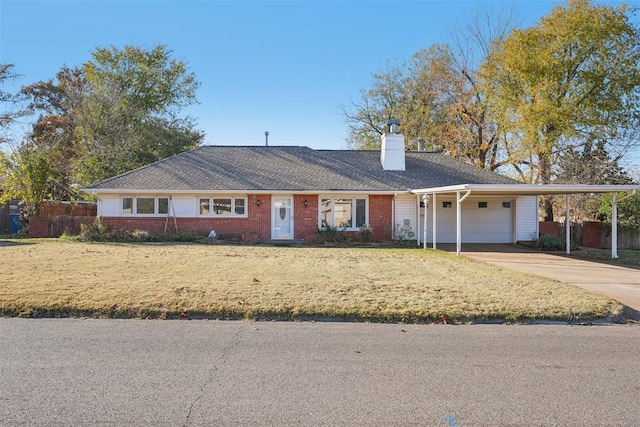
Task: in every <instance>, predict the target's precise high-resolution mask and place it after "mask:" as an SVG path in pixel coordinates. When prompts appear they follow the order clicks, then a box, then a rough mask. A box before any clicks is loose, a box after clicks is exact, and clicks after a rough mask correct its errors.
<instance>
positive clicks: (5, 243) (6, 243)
mask: <svg viewBox="0 0 640 427" xmlns="http://www.w3.org/2000/svg"><path fill="white" fill-rule="evenodd" d="M33 244H34V243H33V242H16V241H15V240H1V239H0V247H3V246H22V245H33Z"/></svg>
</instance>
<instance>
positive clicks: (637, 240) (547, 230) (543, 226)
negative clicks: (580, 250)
mask: <svg viewBox="0 0 640 427" xmlns="http://www.w3.org/2000/svg"><path fill="white" fill-rule="evenodd" d="M565 230H566V228H565V223H563V222H561V223H558V222H552V223H549V222H540V235H544V234H551V235H554V236H557V237H558V238H559V239H560V240H562V241H564V239H565ZM571 242H572V244H573V245H577V246H585V247H595V248H607V249H611V226H608V225H607V224H604V223H599V222H589V221H585V222H571ZM618 248H619V249H640V231H636V230H618Z"/></svg>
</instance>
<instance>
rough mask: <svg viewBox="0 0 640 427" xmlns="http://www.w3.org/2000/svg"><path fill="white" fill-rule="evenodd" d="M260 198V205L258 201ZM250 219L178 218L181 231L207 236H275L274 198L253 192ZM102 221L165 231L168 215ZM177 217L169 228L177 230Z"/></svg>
mask: <svg viewBox="0 0 640 427" xmlns="http://www.w3.org/2000/svg"><path fill="white" fill-rule="evenodd" d="M257 200H260V205H258V204H257V203H256V202H257ZM248 202H249V206H248V207H247V209H248V211H247V212H248V216H247V218H233V217H229V218H211V217H198V218H175V222H176V224H177V228H178V231H195V232H197V233H199V234H201V235H203V236H207V235H209V233H210V232H211V230H215V231H216V233H217V234H218V235H222V236H224V235H225V234H227V235H229V236H233V237H234V238H240V239H242V240H245V241H259V240H269V239H271V215H270V211H271V197H270V196H268V195H267V196H265V195H259V196H258V195H249V197H248ZM102 222H103V223H104V224H105V225H106V226H107V227H109V228H111V229H123V230H129V231H134V230H145V231H148V232H150V233H155V234H163V233H164V229H165V224H167V218H166V217H157V218H135V217H102ZM174 229H175V228H174V218H173V217H171V218H169V222H168V224H167V230H168V231H173V230H174Z"/></svg>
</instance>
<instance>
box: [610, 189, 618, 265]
mask: <svg viewBox="0 0 640 427" xmlns="http://www.w3.org/2000/svg"><path fill="white" fill-rule="evenodd" d="M616 196H617V194H616V193H613V194H612V195H611V258H613V259H617V258H618V201H617V200H616Z"/></svg>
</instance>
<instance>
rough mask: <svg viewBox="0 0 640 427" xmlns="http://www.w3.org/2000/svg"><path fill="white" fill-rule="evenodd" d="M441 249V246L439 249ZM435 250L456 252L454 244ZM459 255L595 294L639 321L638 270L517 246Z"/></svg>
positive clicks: (465, 248)
mask: <svg viewBox="0 0 640 427" xmlns="http://www.w3.org/2000/svg"><path fill="white" fill-rule="evenodd" d="M441 246H442V247H441ZM449 246H450V245H438V249H443V250H452V251H455V245H451V248H450V247H449ZM462 255H464V256H467V257H469V258H473V259H476V260H478V261H483V262H487V263H489V264H494V265H498V266H500V267H505V268H510V269H513V270H517V271H524V272H527V273H533V274H537V275H539V276H544V277H549V278H551V279H556V280H559V281H561V282H566V283H571V284H573V285H577V286H580V287H582V288H584V289H587V290H589V291H593V292H598V293H601V294H604V295H607V296H610V297H611V298H614V299H616V300H618V301H620V302H621V303H622V304H624V305H626V306H627V309H626V310H625V311H626V313H627V315H628V316H629V317H630V318H631V319H634V320H640V269H635V268H630V267H620V266H615V265H609V264H603V263H599V262H592V261H583V260H579V259H575V258H570V257H567V256H564V254H562V255H560V254H559V255H555V254H549V253H543V252H537V251H532V250H530V249H527V248H523V247H522V246H518V245H507V244H504V245H497V244H496V245H480V244H478V245H474V244H466V245H462Z"/></svg>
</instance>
